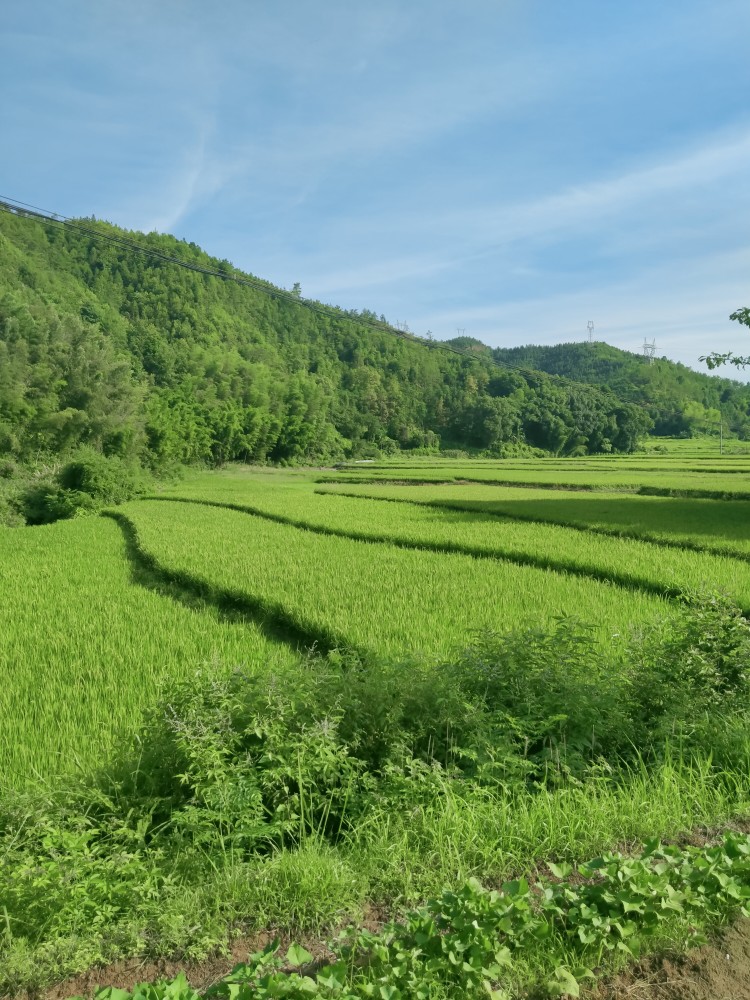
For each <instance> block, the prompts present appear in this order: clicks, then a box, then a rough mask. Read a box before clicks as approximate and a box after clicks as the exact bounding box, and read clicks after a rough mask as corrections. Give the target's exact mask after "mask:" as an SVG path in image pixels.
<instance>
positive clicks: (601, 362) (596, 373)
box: [473, 342, 750, 440]
mask: <svg viewBox="0 0 750 1000" xmlns="http://www.w3.org/2000/svg"><path fill="white" fill-rule="evenodd" d="M481 346H483V345H480V347H478V348H477V347H474V348H473V349H474V350H477V351H479V352H480V353H481ZM708 346H710V345H708ZM487 350H488V351H489V354H490V355H491V356H492V357H494V358H495V359H496V360H498V361H503V362H506V363H509V364H513V365H520V366H522V367H527V368H538V369H541V370H542V371H545V372H550V373H552V374H555V375H562V376H565V377H566V378H571V379H576V380H578V381H581V382H589V383H591V384H592V385H599V386H606V387H607V388H609V389H611V390H612V392H614V393H615V394H616V395H617V396H618V397H619V398H620V399H623V400H627V401H628V402H631V403H637V404H638V405H639V406H642V407H643V408H644V409H645V410H646V411H647V412H648V414H649V416H650V417H651V419H652V420H653V422H654V427H653V433H654V434H685V435H694V434H703V433H711V432H714V433H715V432H717V431H718V423H719V419H720V414H721V417H723V420H724V422H725V430H726V429H727V428H728V429H729V430H730V432H731V433H733V434H735V435H736V436H738V437H740V438H742V439H744V440H747V439H750V415H749V414H750V385H748V384H743V383H739V382H735V381H732V380H731V379H725V378H718V377H717V376H715V375H708V374H703V373H702V372H696V371H693V370H692V369H691V368H687V367H686V366H685V365H682V364H679V363H677V362H674V361H668V360H667V359H666V358H654V360H653V363H650V362H649V360H648V359H647V358H645V357H643V356H642V355H640V354H633V353H631V352H630V351H621V350H619V349H618V348H616V347H610V345H609V344H604V343H601V342H596V343H593V344H590V343H572V344H555V345H554V346H551V347H538V346H532V345H529V346H527V347H510V348H501V347H498V348H495V349H494V350H491V349H487Z"/></svg>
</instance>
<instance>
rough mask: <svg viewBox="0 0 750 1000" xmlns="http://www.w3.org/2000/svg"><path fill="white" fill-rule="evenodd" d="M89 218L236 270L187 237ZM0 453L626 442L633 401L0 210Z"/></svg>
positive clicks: (164, 456) (256, 452) (508, 449)
mask: <svg viewBox="0 0 750 1000" xmlns="http://www.w3.org/2000/svg"><path fill="white" fill-rule="evenodd" d="M85 225H86V226H87V227H88V228H90V229H93V230H95V231H98V232H100V233H102V234H105V235H109V236H114V237H120V238H121V237H126V238H134V239H136V240H137V241H138V242H139V243H141V244H142V245H144V246H147V247H149V248H151V249H154V250H157V251H159V252H161V253H164V254H169V255H172V256H176V257H179V258H181V259H183V260H185V261H188V262H190V263H191V264H195V265H199V266H201V267H208V268H213V269H218V270H220V271H221V272H222V274H225V275H227V276H230V277H231V276H237V277H243V276H242V275H241V273H240V272H239V271H236V270H235V269H234V268H232V267H231V265H229V264H228V263H227V262H226V261H217V260H215V259H213V258H211V257H209V256H207V255H206V254H204V253H203V252H202V251H201V250H200V249H199V248H198V247H197V246H196V245H195V244H192V243H185V242H181V241H178V240H176V239H174V238H173V237H170V236H164V235H157V234H149V235H143V234H130V233H125V232H124V231H123V230H120V229H117V228H116V227H114V226H111V225H109V224H107V223H102V222H97V221H94V220H85ZM0 274H1V275H2V284H1V285H0V456H10V457H12V458H15V459H18V460H21V461H26V460H29V459H32V458H38V457H39V456H43V455H46V454H55V455H61V454H65V453H68V452H71V451H74V450H75V449H76V448H78V447H80V446H89V447H93V448H95V449H97V450H99V451H102V452H103V453H104V454H106V455H114V456H119V457H121V458H138V459H139V460H140V461H142V462H144V464H146V465H150V466H152V467H156V466H159V465H163V464H169V463H175V462H194V461H202V462H210V463H221V462H224V461H228V460H242V461H252V462H263V461H275V462H280V461H287V462H304V461H322V460H325V461H330V460H336V459H340V458H352V457H354V458H356V457H362V456H367V455H371V454H383V453H384V454H388V453H392V452H396V451H398V450H399V449H425V448H427V449H435V448H437V447H441V446H442V447H443V448H461V449H478V450H480V451H484V452H486V453H488V454H491V455H502V454H512V453H515V452H518V451H523V450H528V448H529V447H531V448H539V449H544V450H546V451H549V452H553V453H555V454H582V453H589V452H600V451H605V452H606V451H629V450H632V449H633V447H634V446H635V444H636V440H637V438H638V436H639V435H640V434H642V433H643V432H644V431H645V430H646V429H647V428H648V426H649V421H648V419H647V417H646V416H645V415H644V412H643V410H642V408H640V407H638V406H635V405H633V404H632V403H628V402H621V401H619V400H618V399H617V398H616V397H615V395H613V394H612V393H609V392H604V391H601V390H600V389H597V388H594V387H588V386H572V385H570V384H567V383H564V382H561V381H558V380H555V379H550V378H547V377H544V376H541V375H539V376H534V375H529V376H522V375H520V374H518V373H516V372H513V371H511V370H503V369H501V368H497V367H493V366H492V365H491V364H488V363H487V362H486V361H484V360H482V359H480V358H477V359H473V358H470V357H460V356H456V355H452V354H450V353H449V352H447V351H444V350H440V349H437V348H435V347H433V348H432V349H430V348H429V347H428V346H425V345H423V344H421V343H417V342H414V341H410V340H408V339H405V338H403V337H402V338H399V337H398V336H396V335H395V334H394V332H393V331H392V330H391V329H390V328H389V327H388V326H387V324H386V323H385V321H384V320H383V319H382V318H381V320H378V319H377V317H376V316H375V315H374V314H372V313H369V312H363V313H356V312H345V311H343V310H338V309H330V308H329V309H324V310H322V311H316V309H314V308H310V307H309V305H306V304H305V301H304V300H301V301H297V300H296V299H295V298H294V297H290V296H288V297H286V298H283V297H279V296H277V295H273V294H269V292H273V287H272V286H270V285H267V286H266V285H264V287H262V288H251V287H247V286H244V285H240V284H238V283H236V282H235V281H232V280H226V279H223V278H221V277H213V276H209V275H205V274H202V273H199V272H195V271H190V270H187V269H185V268H182V267H178V266H176V265H175V264H171V263H169V262H166V261H162V260H158V259H154V258H152V257H148V256H144V255H143V254H139V253H137V252H134V251H132V250H129V249H126V248H123V247H121V246H115V245H112V244H109V243H106V242H101V241H100V240H97V239H96V238H94V237H93V236H88V235H86V234H82V233H81V232H80V231H75V230H72V229H69V228H64V227H61V226H56V225H52V224H46V223H41V222H38V221H34V220H31V219H29V218H25V217H21V216H16V215H11V214H7V213H0Z"/></svg>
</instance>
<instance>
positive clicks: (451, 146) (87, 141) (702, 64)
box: [0, 0, 750, 368]
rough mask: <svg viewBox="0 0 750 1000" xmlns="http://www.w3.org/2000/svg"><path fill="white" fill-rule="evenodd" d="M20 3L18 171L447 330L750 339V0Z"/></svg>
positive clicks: (96, 210)
mask: <svg viewBox="0 0 750 1000" xmlns="http://www.w3.org/2000/svg"><path fill="white" fill-rule="evenodd" d="M3 8H4V9H3V27H2V29H1V34H0V87H1V91H0V92H1V93H2V96H3V100H2V103H1V104H0V134H1V135H2V137H3V154H2V157H1V158H0V193H1V194H4V195H6V196H10V197H12V198H16V199H19V200H22V201H26V202H30V203H32V204H35V205H39V206H42V207H44V208H48V209H51V210H53V211H56V212H60V213H62V214H64V215H91V214H94V215H96V216H97V217H99V218H106V219H109V220H110V221H112V222H116V223H117V224H119V225H122V226H125V227H126V228H129V229H143V230H152V229H156V230H160V231H166V232H171V233H174V234H175V235H177V236H180V237H184V238H186V239H188V240H192V241H194V242H196V243H199V244H200V245H201V246H203V247H204V248H205V249H206V250H208V251H209V252H210V253H212V254H215V255H216V256H218V257H224V258H228V259H229V260H231V261H232V262H233V263H234V264H236V265H237V266H238V267H241V268H243V269H245V270H248V271H250V272H251V273H253V274H256V275H259V276H262V277H264V278H268V279H270V280H271V281H273V282H275V283H277V284H279V285H281V286H284V287H291V286H292V284H293V283H294V282H297V281H298V282H300V283H301V285H302V293H303V295H306V296H309V297H310V298H317V299H321V300H322V301H325V302H331V303H333V304H336V305H341V306H344V307H347V308H351V307H353V308H369V309H373V310H374V311H375V312H377V313H378V314H380V313H384V314H385V315H386V316H387V317H388V319H390V320H391V321H393V322H399V323H401V324H406V325H408V327H409V329H411V330H413V331H414V332H415V333H419V334H424V333H425V332H426V331H428V330H430V331H431V332H432V333H433V335H434V336H435V337H437V338H441V339H442V338H447V337H451V336H455V334H456V331H457V329H461V330H465V332H466V333H467V334H469V335H471V336H475V337H478V338H480V339H482V340H484V341H485V342H486V343H489V344H492V345H493V346H494V345H497V346H513V345H516V344H524V343H544V344H549V343H557V342H560V341H566V340H583V339H585V338H586V336H587V332H586V326H587V322H588V321H589V320H590V319H591V320H593V321H594V323H595V335H596V336H597V338H601V339H603V340H606V341H607V342H608V343H611V344H614V345H616V346H619V347H624V348H627V349H630V350H639V349H640V345H641V344H642V343H643V340H644V337H647V338H649V339H652V338H653V339H655V340H656V344H657V354H658V355H662V354H664V355H666V356H668V357H670V358H673V359H675V360H680V361H683V362H684V363H686V364H690V365H692V366H694V367H699V368H700V367H701V366H700V365H699V364H698V361H697V359H698V357H699V355H701V354H703V353H706V352H707V351H708V350H713V349H735V350H739V351H742V352H743V353H750V331H747V330H745V329H744V328H742V327H739V326H738V325H737V324H735V323H730V322H729V321H728V318H727V317H728V315H729V313H730V312H732V311H733V310H734V309H736V308H738V307H739V306H745V305H747V306H750V62H749V61H748V59H747V43H748V39H749V38H750V3H748V2H747V0H659V2H656V0H623V2H619V3H616V2H614V0H612V2H610V0H492V2H490V0H461V2H458V0H429V2H428V0H378V2H377V3H370V2H366V0H359V2H358V0H347V2H339V0H317V2H315V3H313V2H311V0H274V2H271V0H266V2H260V0H245V2H237V0H229V2H224V3H222V4H206V3H204V2H201V0H179V2H178V0H159V2H158V3H156V2H153V0H130V2H128V3H127V4H123V3H115V2H113V0H27V2H25V3H21V2H20V0H7V2H6V3H5V4H4V5H3ZM743 330H744V333H743ZM745 334H747V336H745Z"/></svg>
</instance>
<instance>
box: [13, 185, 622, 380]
mask: <svg viewBox="0 0 750 1000" xmlns="http://www.w3.org/2000/svg"><path fill="white" fill-rule="evenodd" d="M0 211H3V212H7V213H8V214H9V215H14V216H17V217H20V218H28V219H32V220H35V221H38V222H43V223H45V224H48V225H54V226H58V227H60V228H63V229H68V230H72V231H74V232H79V233H81V234H83V235H85V236H88V237H89V238H90V239H93V240H96V241H97V242H100V243H108V244H110V245H112V246H116V247H119V248H120V249H122V250H128V251H131V252H134V253H139V254H142V255H144V256H147V257H152V258H154V259H156V260H161V261H164V263H167V264H174V265H175V266H177V267H183V268H186V269H187V270H190V271H196V272H198V273H199V274H205V275H208V276H209V277H213V278H220V279H221V280H222V281H231V282H232V283H234V284H236V285H245V286H247V287H249V288H253V289H255V290H256V291H260V292H263V293H264V294H265V295H270V296H272V297H274V298H277V299H282V300H286V301H288V302H292V303H294V304H295V305H298V306H302V307H303V308H305V309H309V310H311V311H312V312H315V313H318V314H320V315H322V316H327V317H328V318H329V319H335V320H341V319H349V320H350V321H353V322H356V323H358V324H360V325H361V326H367V327H370V328H371V329H373V330H377V331H379V332H380V333H390V334H392V335H393V336H395V337H399V338H400V339H401V340H405V341H407V342H408V343H412V344H418V345H420V346H422V347H428V348H432V349H437V350H443V351H449V352H450V353H451V354H456V355H458V356H459V357H462V358H467V359H468V360H470V361H474V362H477V363H478V364H480V365H481V364H484V365H491V366H493V367H495V368H501V369H504V370H509V371H514V372H517V373H518V374H519V375H522V376H523V377H524V378H526V379H529V378H531V379H536V380H539V379H540V378H542V379H545V378H546V379H549V380H555V381H556V382H558V383H560V384H561V385H563V386H566V385H569V386H573V387H575V388H577V389H587V390H589V391H592V390H599V391H600V392H603V393H605V394H610V390H609V389H608V388H607V387H606V386H595V385H592V384H591V383H588V382H576V381H574V380H573V379H569V378H566V376H564V375H553V374H551V373H549V372H543V371H539V370H537V369H531V368H524V367H521V366H520V365H513V364H511V363H510V362H507V361H499V360H498V359H497V358H493V357H490V356H488V355H480V354H477V353H476V352H475V351H468V350H462V349H461V348H460V347H455V346H454V345H453V344H448V343H446V342H445V341H443V340H430V339H428V338H426V337H418V336H416V334H413V333H407V332H406V331H404V330H399V329H398V328H397V327H394V326H391V325H390V324H389V323H387V322H384V321H382V320H373V319H370V318H369V317H366V316H359V315H351V314H348V313H347V312H346V310H342V309H338V308H336V307H335V306H327V305H325V304H324V303H322V302H316V301H315V300H313V299H306V298H303V297H302V296H299V295H296V294H295V293H294V292H288V291H286V290H285V289H283V288H276V287H275V286H274V285H271V284H270V283H269V282H265V281H263V280H261V279H260V278H253V277H249V276H247V275H244V274H236V273H233V272H232V271H224V270H219V269H216V268H211V267H205V266H204V265H201V264H196V263H193V262H191V261H189V260H184V259H183V258H182V257H176V256H174V255H173V254H168V253H164V252H163V251H161V250H157V249H155V248H153V247H148V246H144V245H143V244H142V243H137V242H136V241H135V240H131V239H128V238H127V237H125V236H115V235H113V234H111V233H104V232H102V231H101V230H99V229H94V228H92V227H91V226H87V225H85V223H84V222H82V221H81V220H79V219H72V218H69V217H67V216H65V215H60V214H59V213H58V212H50V211H48V210H47V209H43V208H39V207H38V206H36V205H29V204H28V203H26V202H23V201H17V200H16V199H14V198H8V197H6V196H4V195H0ZM230 266H232V265H230Z"/></svg>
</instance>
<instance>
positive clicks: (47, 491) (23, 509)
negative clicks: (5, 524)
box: [17, 449, 142, 524]
mask: <svg viewBox="0 0 750 1000" xmlns="http://www.w3.org/2000/svg"><path fill="white" fill-rule="evenodd" d="M141 490H142V483H141V481H140V478H139V475H138V473H136V471H135V469H134V468H133V467H132V466H130V465H127V464H126V463H124V462H123V461H122V460H121V459H119V458H117V457H106V456H105V455H101V454H99V452H96V451H93V450H90V449H82V450H81V451H79V452H78V453H77V454H76V455H75V456H74V457H73V458H72V459H71V460H70V461H69V462H67V463H66V464H65V465H64V466H63V467H62V469H61V470H60V471H59V472H58V473H57V474H56V475H55V476H54V478H53V479H52V480H51V481H49V480H48V481H42V482H35V483H33V484H32V485H30V486H28V487H27V488H26V489H25V490H24V491H23V492H22V493H21V494H20V496H19V498H18V500H17V507H18V510H19V512H20V513H21V514H22V515H23V517H24V518H25V520H26V521H27V522H28V523H29V524H50V523H52V522H53V521H59V520H63V519H65V518H70V517H81V516H83V515H86V514H91V513H96V512H97V511H99V510H101V509H102V508H103V507H106V506H108V505H110V504H119V503H123V502H124V501H126V500H130V499H132V498H133V497H134V496H136V495H137V494H138V493H139V492H141Z"/></svg>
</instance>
